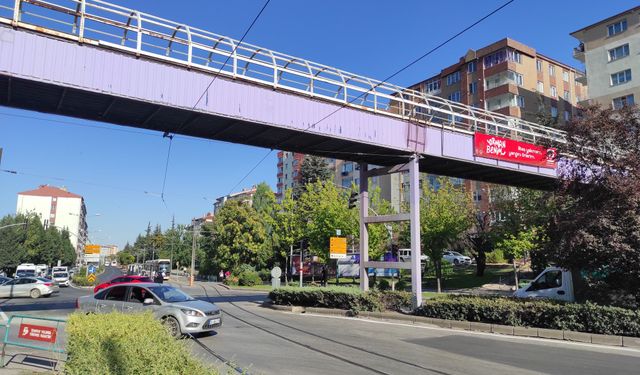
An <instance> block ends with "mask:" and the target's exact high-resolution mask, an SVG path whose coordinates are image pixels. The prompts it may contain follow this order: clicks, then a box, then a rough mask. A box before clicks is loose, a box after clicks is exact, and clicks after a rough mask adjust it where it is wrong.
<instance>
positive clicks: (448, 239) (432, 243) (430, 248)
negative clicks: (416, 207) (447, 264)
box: [420, 178, 474, 289]
mask: <svg viewBox="0 0 640 375" xmlns="http://www.w3.org/2000/svg"><path fill="white" fill-rule="evenodd" d="M438 185H439V188H438V189H437V190H436V189H434V188H432V187H429V188H427V189H423V193H422V199H421V201H420V237H421V243H422V247H423V250H424V252H425V253H426V254H428V255H429V257H430V258H431V260H432V261H433V265H434V268H435V273H436V279H437V281H438V289H440V283H441V279H442V255H443V252H444V251H445V250H446V249H447V248H449V247H450V246H451V245H452V244H453V243H454V242H456V241H458V240H459V239H460V238H461V237H462V235H463V234H464V233H466V232H467V231H468V230H469V228H471V225H472V224H473V211H474V209H473V202H472V201H471V197H470V196H469V194H468V193H467V192H465V190H464V189H463V188H460V187H456V186H454V185H453V183H452V182H451V181H450V180H449V179H447V178H440V179H439V184H438Z"/></svg>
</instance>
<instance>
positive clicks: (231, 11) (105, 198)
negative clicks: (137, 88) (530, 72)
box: [0, 0, 637, 246]
mask: <svg viewBox="0 0 640 375" xmlns="http://www.w3.org/2000/svg"><path fill="white" fill-rule="evenodd" d="M112 1H113V2H115V3H117V4H120V5H123V6H127V7H130V8H136V9H139V10H141V11H143V12H147V13H151V14H154V15H157V16H160V17H163V18H167V19H171V20H174V21H177V22H181V23H187V24H190V25H193V26H196V27H199V28H202V29H206V30H210V31H213V32H215V33H218V34H222V35H228V36H231V37H234V38H236V39H239V38H240V37H241V36H242V34H243V33H244V31H245V29H246V27H248V25H249V23H250V22H251V20H252V19H253V18H254V17H255V15H256V14H257V12H258V11H259V10H260V8H261V7H262V5H263V4H264V2H263V1H262V0H233V1H231V0H226V1H223V0H189V1H180V2H176V1H168V0H154V1H151V0H146V1H123V0H112ZM504 2H505V0H501V1H495V0H484V1H466V0H463V1H458V2H441V1H425V0H412V1H410V0H404V1H402V0H400V1H388V0H385V1H382V0H349V1H344V0H342V1H337V0H323V1H314V2H312V1H302V0H272V1H271V3H270V4H269V6H268V7H267V9H266V10H265V12H264V13H263V15H262V17H261V18H260V19H259V20H258V22H257V24H256V25H255V26H254V28H253V29H252V30H251V32H250V33H249V35H248V36H247V38H246V39H245V41H247V42H250V43H252V44H256V45H260V46H263V47H266V48H269V49H273V50H277V51H280V52H284V53H287V54H290V55H294V56H298V57H303V58H306V59H309V60H314V61H317V62H320V63H323V64H327V65H332V66H335V67H338V68H341V69H344V70H347V71H350V72H353V73H358V74H361V75H366V76H369V77H372V78H377V79H383V78H385V77H387V76H389V75H390V74H391V73H393V72H395V71H396V70H397V69H399V68H400V67H402V66H404V65H405V64H406V63H408V62H410V61H411V60H413V59H414V58H416V57H417V56H420V55H422V54H423V53H424V52H426V51H428V50H430V49H431V48H433V47H434V46H436V45H437V44H439V43H440V42H442V41H444V40H446V39H447V38H449V37H450V36H452V35H453V34H455V33H456V32H458V31H459V30H460V29H462V28H464V27H466V26H467V25H469V24H471V23H472V22H474V21H475V20H477V19H478V18H480V17H481V16H482V15H484V14H486V13H488V12H489V11H491V10H493V9H495V8H497V7H498V6H499V5H501V4H502V3H504ZM636 5H637V2H635V1H630V0H617V1H597V0H563V1H551V0H538V1H532V0H516V1H514V2H513V3H512V4H510V5H509V6H508V7H507V8H505V9H503V10H502V11H500V12H499V13H497V14H495V15H493V16H492V17H491V18H489V19H487V20H485V21H484V22H483V23H481V24H480V25H478V26H477V27H475V28H474V29H472V30H470V31H468V32H467V33H465V34H463V35H462V36H461V37H459V38H458V39H456V40H454V41H453V42H451V43H449V44H448V45H446V46H445V47H443V48H441V49H440V50H438V51H437V52H435V53H433V54H432V55H430V56H429V57H427V58H426V59H424V60H422V61H421V62H420V63H418V64H416V65H414V66H413V67H412V68H411V69H409V70H407V71H405V72H404V73H402V74H401V75H399V76H397V77H396V78H395V79H394V80H393V83H396V84H400V85H409V84H412V83H415V82H417V81H420V80H422V79H424V78H427V77H429V76H432V75H433V74H436V73H437V72H439V71H440V69H441V68H442V67H445V66H448V65H451V64H453V63H454V62H456V61H458V59H459V58H460V56H462V55H464V54H465V52H466V51H467V50H468V49H469V48H474V49H476V48H480V47H483V46H485V45H487V44H490V43H492V42H495V41H497V40H500V39H502V38H504V37H511V38H513V39H516V40H518V41H520V42H522V43H524V44H527V45H529V46H532V47H534V48H535V49H536V50H538V51H539V52H541V53H543V54H545V55H547V56H549V57H552V58H554V59H557V60H560V61H561V62H564V63H567V64H569V65H573V66H578V67H580V68H582V67H581V66H580V65H579V62H578V61H576V60H573V58H572V49H573V47H575V46H576V45H577V44H578V42H577V41H576V40H575V39H573V38H572V37H571V36H569V33H570V32H572V31H575V30H577V29H580V28H582V27H584V26H587V25H589V24H591V23H593V22H596V21H598V20H601V19H603V18H606V17H609V16H611V15H613V14H616V13H618V12H621V11H624V10H626V9H629V8H632V7H634V6H636ZM0 147H3V148H4V154H3V158H2V164H1V167H2V168H4V169H11V170H17V171H19V172H22V173H23V174H20V175H11V174H6V173H0V215H2V216H4V215H6V214H14V213H15V208H16V194H17V193H18V192H20V191H24V190H30V189H33V188H35V187H37V186H38V185H40V184H51V185H57V186H61V185H64V186H66V187H67V188H68V189H69V190H70V191H72V192H74V193H77V194H81V195H83V196H84V198H85V201H86V205H87V210H88V213H89V215H90V216H89V218H88V223H89V232H90V233H89V235H90V238H91V239H92V240H93V241H94V242H97V243H103V244H104V243H114V244H116V245H119V246H123V245H124V244H125V242H126V241H131V242H133V240H134V239H135V237H136V236H137V234H138V233H140V232H142V231H143V230H144V229H145V228H146V226H147V223H148V222H151V223H152V225H155V224H156V223H158V224H160V225H161V226H162V227H163V228H166V227H167V226H168V225H170V222H171V217H172V215H174V214H175V217H176V222H178V223H186V222H189V221H190V219H191V218H192V217H194V216H199V215H202V214H204V213H205V212H207V211H210V210H211V209H212V201H213V200H214V199H215V197H218V196H221V195H224V194H227V193H229V192H230V189H232V188H233V187H234V186H235V185H236V184H237V183H238V182H239V180H240V179H241V178H242V176H244V175H245V173H247V172H248V171H249V170H250V169H251V168H252V167H253V166H254V165H255V163H256V162H257V161H258V160H260V159H261V158H262V157H263V156H264V154H265V153H266V152H267V150H264V149H259V148H254V147H248V146H243V145H235V144H230V143H223V142H215V141H207V140H200V139H194V138H185V137H181V138H176V139H174V142H173V146H172V147H173V150H172V156H171V162H170V166H169V173H168V176H167V182H166V190H165V197H166V199H165V201H166V206H165V205H164V204H163V203H162V201H161V200H160V198H159V197H158V195H157V194H155V193H157V192H160V191H161V190H162V180H163V175H164V165H165V160H166V154H167V147H168V143H167V140H166V139H163V138H162V135H161V134H159V133H155V132H149V131H143V130H138V129H134V128H127V127H118V126H112V125H108V124H101V123H93V122H89V121H84V120H78V119H74V118H65V117H58V116H51V115H45V114H41V113H35V112H27V111H20V110H15V109H11V108H6V107H0ZM275 180H276V153H275V152H273V153H272V154H271V155H270V156H269V157H268V158H267V159H266V160H265V161H264V162H263V163H262V164H261V165H260V166H259V167H258V168H257V169H256V170H255V171H254V172H253V173H252V174H251V175H250V176H249V177H248V178H247V179H246V180H245V182H244V183H243V184H242V185H241V186H239V187H238V188H241V187H249V186H251V185H254V184H257V183H259V182H261V181H266V182H267V183H269V184H270V185H271V186H272V187H275ZM145 191H146V192H147V193H145ZM95 214H100V216H93V215H95Z"/></svg>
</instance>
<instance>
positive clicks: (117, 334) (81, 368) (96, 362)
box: [64, 313, 217, 375]
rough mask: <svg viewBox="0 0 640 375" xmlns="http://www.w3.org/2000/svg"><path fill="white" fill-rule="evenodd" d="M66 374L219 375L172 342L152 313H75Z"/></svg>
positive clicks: (70, 327)
mask: <svg viewBox="0 0 640 375" xmlns="http://www.w3.org/2000/svg"><path fill="white" fill-rule="evenodd" d="M66 332H67V335H68V341H67V346H66V348H67V352H68V359H67V362H66V364H65V369H64V371H65V373H66V374H70V375H75V374H92V373H100V374H105V375H111V374H114V375H115V374H118V375H129V374H136V375H141V374H217V371H215V370H212V369H209V368H207V367H205V366H204V365H203V364H202V363H200V362H199V361H198V360H196V359H195V358H193V357H192V356H191V354H190V353H189V350H188V349H187V348H186V344H185V341H180V340H174V339H172V338H171V337H170V336H169V334H168V333H167V331H166V330H165V329H164V328H163V327H162V325H161V324H160V322H159V321H158V320H156V319H154V318H153V317H152V315H151V313H145V314H126V315H125V314H121V313H110V314H106V315H104V314H99V315H95V314H91V315H85V314H80V313H76V314H72V315H71V316H70V317H69V320H68V321H67V326H66Z"/></svg>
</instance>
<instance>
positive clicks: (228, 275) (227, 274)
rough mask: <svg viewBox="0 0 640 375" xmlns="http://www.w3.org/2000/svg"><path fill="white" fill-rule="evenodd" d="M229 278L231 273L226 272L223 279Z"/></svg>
mask: <svg viewBox="0 0 640 375" xmlns="http://www.w3.org/2000/svg"><path fill="white" fill-rule="evenodd" d="M230 276H231V272H229V271H227V272H225V273H224V279H225V280H226V279H228V278H229V277H230Z"/></svg>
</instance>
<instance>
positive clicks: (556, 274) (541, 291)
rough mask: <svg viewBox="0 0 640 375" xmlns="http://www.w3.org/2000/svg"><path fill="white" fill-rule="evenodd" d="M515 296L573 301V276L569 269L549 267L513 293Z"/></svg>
mask: <svg viewBox="0 0 640 375" xmlns="http://www.w3.org/2000/svg"><path fill="white" fill-rule="evenodd" d="M513 296H514V297H517V298H547V299H556V300H560V301H567V302H574V301H575V299H576V298H575V293H574V289H573V278H572V275H571V271H567V270H564V269H562V268H558V267H549V268H547V269H545V270H544V271H542V273H541V274H540V275H538V276H537V277H536V278H535V279H534V280H533V281H532V282H530V283H529V284H527V285H525V286H523V287H522V288H520V289H518V290H516V291H515V293H513Z"/></svg>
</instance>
